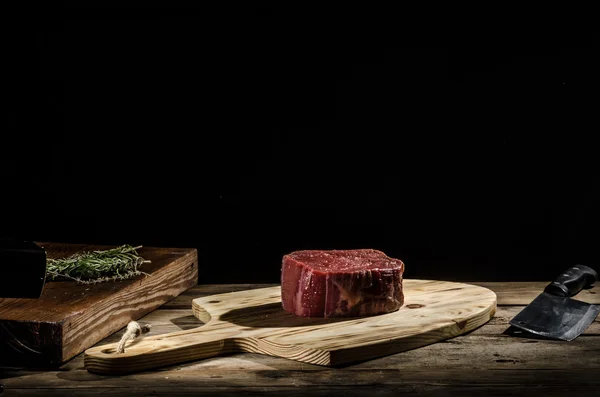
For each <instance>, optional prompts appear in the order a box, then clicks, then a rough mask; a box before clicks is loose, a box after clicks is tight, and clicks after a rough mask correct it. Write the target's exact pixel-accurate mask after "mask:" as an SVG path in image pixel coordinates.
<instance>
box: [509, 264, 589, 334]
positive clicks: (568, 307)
mask: <svg viewBox="0 0 600 397" xmlns="http://www.w3.org/2000/svg"><path fill="white" fill-rule="evenodd" d="M597 280H598V274H597V273H596V271H594V269H592V268H590V267H588V266H584V265H576V266H573V267H571V268H570V269H568V270H566V271H565V272H563V273H562V274H561V275H560V276H558V277H557V278H556V280H554V281H553V282H552V283H550V284H548V285H547V286H546V288H545V289H544V292H542V293H541V294H540V295H538V296H537V297H536V298H535V299H534V300H533V301H532V302H531V303H530V304H529V305H527V307H525V309H523V310H522V311H521V312H520V313H519V314H517V315H516V316H515V317H514V318H513V319H512V320H510V324H511V325H512V326H514V327H516V328H519V329H522V330H524V331H527V332H530V333H533V334H536V335H540V336H543V337H546V338H550V339H558V340H565V341H571V340H573V339H575V338H577V337H578V336H579V335H581V334H582V333H583V332H584V331H585V330H586V329H587V328H588V327H589V326H590V324H591V323H592V322H594V320H595V319H596V317H597V316H598V313H600V306H597V305H592V304H589V303H585V302H582V301H579V300H576V299H572V298H571V297H572V296H574V295H576V294H577V293H579V291H581V290H582V289H583V288H589V287H590V286H591V285H592V284H594V282H596V281H597Z"/></svg>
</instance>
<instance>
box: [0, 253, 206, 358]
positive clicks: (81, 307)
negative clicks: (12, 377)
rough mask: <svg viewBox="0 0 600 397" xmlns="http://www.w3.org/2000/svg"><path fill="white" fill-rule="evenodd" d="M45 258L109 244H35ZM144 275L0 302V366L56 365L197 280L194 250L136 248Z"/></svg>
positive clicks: (56, 286) (63, 286)
mask: <svg viewBox="0 0 600 397" xmlns="http://www.w3.org/2000/svg"><path fill="white" fill-rule="evenodd" d="M38 245H40V246H41V247H43V248H44V249H45V250H46V254H47V257H48V258H59V257H65V256H68V255H71V254H73V253H76V252H79V251H91V250H99V249H107V248H112V247H111V246H98V245H84V244H62V243H43V242H40V243H38ZM138 253H139V254H140V255H141V256H143V257H144V259H147V260H150V261H151V263H145V264H143V265H142V267H141V268H140V270H142V271H144V272H146V273H148V274H149V276H145V275H141V276H138V277H136V278H134V279H131V280H125V281H116V282H107V283H101V284H95V285H85V284H77V283H75V282H73V281H55V282H48V283H47V284H46V285H45V287H44V291H43V293H42V296H41V297H40V298H39V299H8V298H7V299H0V340H1V341H2V343H1V344H0V365H5V366H7V365H8V366H27V367H32V366H35V367H47V366H59V365H61V364H63V363H65V362H66V361H68V360H70V359H71V358H73V357H74V356H76V355H77V354H79V353H81V352H82V351H84V350H85V349H87V348H88V347H90V346H92V345H94V344H95V343H97V342H98V341H100V340H102V339H104V338H106V337H107V336H109V335H111V334H112V333H114V332H115V331H117V330H119V329H121V328H122V327H123V326H125V325H126V324H127V323H128V322H129V321H131V320H137V319H139V318H141V317H143V316H144V315H146V314H148V313H149V312H151V311H153V310H154V309H156V308H157V307H159V306H161V305H162V304H164V303H165V302H168V301H169V300H171V299H173V298H175V297H176V296H178V295H179V294H181V293H182V292H184V291H185V290H187V289H189V288H191V287H192V286H194V285H196V284H197V282H198V253H197V250H196V249H195V248H160V247H142V248H140V249H139V250H138Z"/></svg>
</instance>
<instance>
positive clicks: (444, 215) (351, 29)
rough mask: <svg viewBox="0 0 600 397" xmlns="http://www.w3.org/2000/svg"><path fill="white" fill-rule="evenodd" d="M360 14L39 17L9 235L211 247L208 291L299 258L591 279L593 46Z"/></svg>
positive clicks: (23, 67) (6, 154) (577, 34)
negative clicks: (343, 255) (376, 258)
mask: <svg viewBox="0 0 600 397" xmlns="http://www.w3.org/2000/svg"><path fill="white" fill-rule="evenodd" d="M363 11H364V10H357V12H353V13H346V10H340V9H333V10H322V9H305V10H302V9H290V10H284V9H278V8H270V7H257V6H244V7H242V6H238V7H234V6H230V7H227V8H226V7H223V9H219V10H216V9H208V8H201V7H196V8H192V7H186V8H184V7H179V8H175V7H173V8H167V7H153V6H149V5H147V6H146V7H144V8H134V7H130V8H127V7H121V8H102V7H91V6H90V7H87V8H75V7H71V8H69V7H66V8H64V9H60V10H50V9H47V10H36V12H34V13H32V14H31V18H30V21H29V22H30V23H29V24H28V25H27V27H26V28H25V29H24V30H23V31H22V33H13V36H14V37H11V38H10V40H9V42H10V43H9V49H8V50H7V51H9V53H8V59H10V61H9V62H8V64H9V66H12V68H11V71H10V72H9V73H8V74H7V76H6V78H7V82H8V90H6V91H5V97H6V98H7V99H8V100H9V105H8V113H7V114H8V116H7V118H6V119H5V120H6V123H7V124H8V134H3V135H4V136H5V139H4V140H3V144H2V146H1V147H2V157H1V160H0V161H2V163H1V166H2V175H3V176H2V179H3V183H2V203H3V210H2V214H3V215H2V222H1V235H2V237H13V238H15V237H16V238H25V239H30V240H36V241H61V242H73V243H99V244H134V245H137V244H141V245H145V246H164V247H195V248H198V250H199V255H200V280H199V281H200V282H201V283H202V282H205V283H211V282H216V283H220V282H224V283H235V282H277V281H278V280H279V269H280V268H279V266H280V262H281V256H282V255H283V254H285V253H287V252H289V251H292V250H297V249H333V248H336V249H344V248H366V247H370V248H376V249H380V250H382V251H384V252H386V253H387V254H388V255H389V256H393V257H397V258H400V259H402V260H403V261H404V262H405V263H406V277H427V278H436V279H459V280H485V279H487V280H549V279H551V278H553V277H554V276H556V275H557V274H558V272H560V271H561V270H562V269H564V268H565V267H567V266H570V265H573V264H575V263H587V264H589V265H592V266H595V265H596V264H597V263H598V262H599V261H600V254H599V250H598V241H600V240H599V238H600V233H599V232H598V226H597V225H598V222H599V220H600V210H599V206H598V202H599V199H600V195H599V186H598V175H597V149H596V145H595V143H594V142H595V139H594V138H595V135H596V134H597V124H598V123H597V120H598V119H597V114H598V103H597V97H598V87H599V84H598V83H599V77H598V70H600V63H599V61H598V56H597V51H598V46H597V44H598V33H597V32H595V31H593V30H591V29H589V28H587V27H586V25H585V24H577V26H576V28H574V27H573V26H572V25H566V24H563V23H560V22H558V23H557V22H556V21H555V20H554V21H551V22H549V23H548V24H547V25H535V26H533V25H531V24H530V23H529V24H524V26H525V27H520V26H516V25H515V24H506V23H500V24H493V23H491V21H488V20H486V19H483V18H482V19H480V20H479V22H478V23H476V24H469V25H468V26H467V25H464V24H461V23H459V22H454V21H453V22H447V23H446V24H438V23H437V22H434V21H429V23H427V21H425V23H423V24H421V23H411V22H412V16H411V14H403V13H401V12H398V13H394V12H393V11H391V10H385V9H378V10H369V12H363ZM596 268H598V267H597V266H596Z"/></svg>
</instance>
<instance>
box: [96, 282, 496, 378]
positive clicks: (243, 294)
mask: <svg viewBox="0 0 600 397" xmlns="http://www.w3.org/2000/svg"><path fill="white" fill-rule="evenodd" d="M403 283H404V293H405V304H404V305H403V306H402V308H401V309H400V310H398V311H396V312H393V313H388V314H383V315H378V316H371V317H359V318H344V319H339V318H333V319H324V318H305V317H296V316H294V315H292V314H290V313H287V312H285V311H284V310H283V309H282V308H281V296H280V293H281V292H280V291H281V290H280V287H279V286H276V287H270V288H262V289H256V290H249V291H240V292H232V293H227V294H219V295H212V296H207V297H203V298H197V299H194V300H193V301H192V311H193V314H194V316H196V317H197V318H199V319H200V320H201V321H203V322H204V323H205V324H204V325H203V326H201V327H198V328H195V329H190V330H185V331H178V332H173V333H169V334H162V335H156V336H151V335H148V336H146V337H143V338H141V339H136V340H133V341H131V342H129V343H128V344H127V345H126V348H125V352H124V353H120V354H117V353H115V350H116V347H117V344H116V343H114V344H108V345H103V346H96V347H93V348H90V349H88V350H86V352H85V368H86V369H87V370H88V371H90V372H94V373H101V374H113V375H119V374H126V373H132V372H140V371H144V370H148V369H153V368H159V367H164V366H168V365H173V364H180V363H184V362H189V361H194V360H198V359H202V358H207V357H214V356H219V355H223V354H228V353H233V352H251V353H260V354H268V355H271V356H278V357H283V358H287V359H291V360H297V361H301V362H306V363H311V364H319V365H324V366H341V365H347V364H351V363H355V362H360V361H365V360H369V359H373V358H376V357H381V356H385V355H389V354H393V353H399V352H402V351H406V350H410V349H414V348H418V347H421V346H425V345H428V344H431V343H435V342H438V341H442V340H446V339H448V338H452V337H455V336H458V335H461V334H464V333H466V332H469V331H471V330H473V329H475V328H477V327H480V326H482V325H483V324H485V323H486V322H488V321H489V320H490V319H491V318H492V317H493V316H494V313H495V312H496V294H495V293H494V292H492V291H491V290H489V289H487V288H483V287H479V286H475V285H470V284H463V283H455V282H447V281H434V280H404V282H403Z"/></svg>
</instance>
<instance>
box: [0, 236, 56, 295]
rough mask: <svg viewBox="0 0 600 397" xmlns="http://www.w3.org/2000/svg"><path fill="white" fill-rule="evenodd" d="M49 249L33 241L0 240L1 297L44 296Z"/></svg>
mask: <svg viewBox="0 0 600 397" xmlns="http://www.w3.org/2000/svg"><path fill="white" fill-rule="evenodd" d="M45 283H46V251H45V250H44V249H43V248H41V247H40V246H38V245H37V244H35V243H34V242H32V241H23V240H8V239H0V298H32V299H37V298H39V297H40V296H41V295H42V291H43V290H44V284H45Z"/></svg>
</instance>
